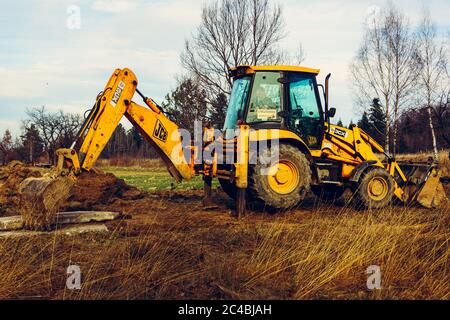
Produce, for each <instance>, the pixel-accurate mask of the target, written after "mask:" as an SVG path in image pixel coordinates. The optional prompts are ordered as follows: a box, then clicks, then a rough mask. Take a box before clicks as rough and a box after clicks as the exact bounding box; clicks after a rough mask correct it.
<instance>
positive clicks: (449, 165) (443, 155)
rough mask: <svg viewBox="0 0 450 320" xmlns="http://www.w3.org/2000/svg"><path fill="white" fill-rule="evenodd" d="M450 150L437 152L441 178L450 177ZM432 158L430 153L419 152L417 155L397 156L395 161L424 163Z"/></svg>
mask: <svg viewBox="0 0 450 320" xmlns="http://www.w3.org/2000/svg"><path fill="white" fill-rule="evenodd" d="M449 156H450V150H449V149H446V150H440V151H439V167H440V169H441V174H442V176H445V177H449V176H450V159H449ZM430 157H431V158H433V153H432V152H419V153H411V154H399V155H397V156H396V158H397V160H400V161H402V160H413V161H421V162H426V161H428V159H429V158H430Z"/></svg>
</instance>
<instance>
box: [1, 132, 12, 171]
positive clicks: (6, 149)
mask: <svg viewBox="0 0 450 320" xmlns="http://www.w3.org/2000/svg"><path fill="white" fill-rule="evenodd" d="M12 150H13V141H12V135H11V132H10V131H9V130H8V129H6V131H5V133H4V134H3V138H2V139H1V141H0V159H1V161H2V164H3V165H5V164H6V163H7V162H8V161H10V160H11V153H12Z"/></svg>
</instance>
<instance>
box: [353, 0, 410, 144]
mask: <svg viewBox="0 0 450 320" xmlns="http://www.w3.org/2000/svg"><path fill="white" fill-rule="evenodd" d="M415 57H416V48H415V41H414V35H413V33H412V32H411V29H410V27H409V22H408V20H407V18H406V17H405V16H404V15H403V13H401V12H400V11H399V10H398V9H397V8H395V7H394V6H393V5H389V6H388V7H387V8H386V9H384V10H383V11H381V13H380V14H379V15H372V16H370V17H369V18H368V19H367V20H366V23H365V27H364V35H363V39H362V42H361V45H360V48H359V49H358V52H357V54H356V56H355V58H354V60H353V62H352V64H351V66H350V70H351V76H352V83H353V85H354V88H355V98H356V102H357V104H359V105H360V106H361V107H362V108H363V110H366V109H367V106H368V105H369V104H370V102H371V101H373V99H374V98H378V99H380V100H381V103H380V105H381V107H382V109H383V112H384V114H385V121H386V123H385V126H384V129H385V132H384V135H385V151H386V153H389V152H390V143H391V141H390V138H391V128H392V130H393V132H392V136H393V137H394V141H393V145H394V150H393V151H394V153H395V144H396V143H397V142H396V135H397V125H396V123H397V120H398V116H399V112H400V110H401V108H402V107H405V106H406V105H407V103H408V102H409V100H408V98H409V96H410V95H411V94H412V92H413V88H414V85H415V83H416V82H415V78H416V77H417V72H418V71H417V66H416V65H415V62H416V59H415ZM376 129H378V128H376Z"/></svg>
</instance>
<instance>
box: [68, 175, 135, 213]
mask: <svg viewBox="0 0 450 320" xmlns="http://www.w3.org/2000/svg"><path fill="white" fill-rule="evenodd" d="M141 196H142V194H141V192H140V191H139V190H138V189H137V188H135V187H133V186H130V185H128V184H126V183H125V181H124V180H122V179H118V178H117V177H116V176H115V175H113V174H112V173H104V172H102V171H99V170H93V171H91V172H84V173H82V174H81V175H80V176H79V177H78V180H77V183H76V185H75V188H74V190H73V195H72V196H71V197H70V198H69V199H68V202H67V209H76V210H90V209H93V208H94V207H95V205H99V204H110V203H112V202H114V201H115V200H117V199H127V200H131V199H137V198H140V197H141Z"/></svg>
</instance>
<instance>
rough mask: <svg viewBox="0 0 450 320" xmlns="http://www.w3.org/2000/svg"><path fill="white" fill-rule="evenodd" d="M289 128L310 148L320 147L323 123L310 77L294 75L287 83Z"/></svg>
mask: <svg viewBox="0 0 450 320" xmlns="http://www.w3.org/2000/svg"><path fill="white" fill-rule="evenodd" d="M289 126H290V129H292V130H295V131H297V132H298V133H299V135H300V136H301V137H302V138H303V139H304V141H305V143H306V144H307V145H308V146H309V147H311V148H314V147H320V143H321V136H322V134H323V132H322V130H323V121H322V115H321V112H320V105H319V103H318V101H317V95H316V88H315V81H314V78H312V77H311V76H310V75H302V74H294V75H291V79H290V81H289Z"/></svg>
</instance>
